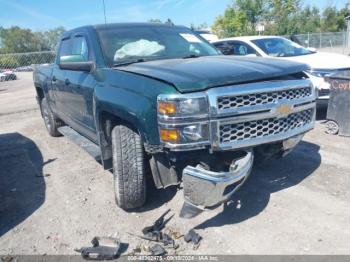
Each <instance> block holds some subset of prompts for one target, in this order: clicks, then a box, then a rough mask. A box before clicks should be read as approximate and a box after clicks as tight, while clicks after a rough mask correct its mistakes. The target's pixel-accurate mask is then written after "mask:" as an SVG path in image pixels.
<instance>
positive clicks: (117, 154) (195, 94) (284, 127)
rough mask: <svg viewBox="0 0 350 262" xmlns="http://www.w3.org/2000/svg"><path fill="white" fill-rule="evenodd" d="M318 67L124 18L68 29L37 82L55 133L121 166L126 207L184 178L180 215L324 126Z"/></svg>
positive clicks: (225, 195)
mask: <svg viewBox="0 0 350 262" xmlns="http://www.w3.org/2000/svg"><path fill="white" fill-rule="evenodd" d="M307 69H308V68H307V66H306V65H303V64H299V63H294V62H289V61H282V60H274V59H267V58H257V57H230V56H224V55H221V53H220V52H219V51H217V50H216V49H215V48H214V47H213V46H211V45H210V44H209V43H208V42H207V41H206V40H204V39H203V38H202V37H201V36H200V35H197V34H195V33H194V32H192V31H191V30H190V29H188V28H186V27H182V26H173V25H166V24H156V23H153V24H152V23H121V24H106V25H96V26H84V27H80V28H77V29H74V30H71V31H68V32H65V33H64V34H63V35H62V37H61V40H60V43H59V47H58V51H57V57H56V61H55V63H54V64H51V65H41V66H37V67H36V68H35V70H34V84H35V88H36V91H37V100H38V103H39V105H40V108H41V113H42V116H43V119H44V123H45V125H46V128H47V130H48V132H49V133H50V135H52V136H59V135H61V134H64V135H66V136H68V137H70V138H72V139H74V140H76V141H80V145H81V146H82V147H84V148H85V149H86V150H87V151H88V152H90V153H91V154H92V155H94V157H95V158H96V159H97V160H98V161H100V162H101V163H102V164H103V166H104V168H105V169H109V170H113V174H114V189H115V199H116V203H117V205H118V206H119V207H121V208H123V209H126V210H129V209H134V208H138V207H140V206H142V205H144V203H145V201H146V191H147V190H146V179H147V177H148V176H152V178H153V181H154V184H155V185H156V187H157V188H166V187H168V186H173V185H179V184H180V183H181V181H182V185H183V192H184V205H183V208H182V210H181V214H180V215H181V216H183V217H192V216H195V215H196V214H198V213H200V212H201V211H202V210H204V209H206V208H212V207H215V206H218V205H219V204H220V203H223V202H225V201H227V200H229V198H230V197H231V196H232V194H233V193H234V192H235V191H236V190H237V189H238V188H239V187H240V186H241V185H242V184H243V183H244V182H245V181H246V179H247V177H248V175H249V173H250V171H251V168H252V165H253V159H254V154H259V155H262V156H263V157H265V158H269V157H281V156H284V155H285V154H286V153H288V152H290V151H291V150H292V149H293V147H294V146H295V145H296V144H297V143H298V142H299V141H300V140H301V138H302V136H303V135H304V134H305V132H307V131H309V130H310V129H312V128H313V127H314V122H315V99H316V92H315V89H314V88H313V86H312V84H311V82H310V81H309V79H308V77H307V76H306V74H305V73H304V71H305V70H307ZM67 168H69V167H67ZM147 170H150V171H147Z"/></svg>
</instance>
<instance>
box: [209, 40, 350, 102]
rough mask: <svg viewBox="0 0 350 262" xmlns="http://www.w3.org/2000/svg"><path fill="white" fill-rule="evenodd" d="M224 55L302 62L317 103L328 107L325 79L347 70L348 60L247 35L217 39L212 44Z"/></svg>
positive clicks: (288, 41) (328, 85) (349, 65)
mask: <svg viewBox="0 0 350 262" xmlns="http://www.w3.org/2000/svg"><path fill="white" fill-rule="evenodd" d="M212 44H213V45H215V46H216V47H217V48H218V49H219V50H220V51H221V52H222V53H223V54H225V55H250V56H252V55H253V56H255V55H256V56H262V57H274V58H281V59H287V60H290V61H296V62H300V63H305V64H307V65H309V66H310V70H309V71H307V74H308V76H309V77H310V80H311V81H312V83H313V84H314V86H315V87H316V88H317V89H318V92H319V97H318V104H321V105H322V104H325V105H327V104H328V99H329V88H330V84H329V83H328V82H327V81H325V77H326V76H328V75H330V74H332V73H335V72H338V71H341V70H349V69H350V58H349V57H347V56H345V55H339V54H332V53H323V52H317V51H316V49H314V48H310V49H307V48H304V47H302V46H300V45H299V44H297V43H295V42H292V41H290V40H288V39H286V38H283V37H278V36H247V37H233V38H226V39H220V40H218V41H214V42H212Z"/></svg>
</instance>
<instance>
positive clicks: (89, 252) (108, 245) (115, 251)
mask: <svg viewBox="0 0 350 262" xmlns="http://www.w3.org/2000/svg"><path fill="white" fill-rule="evenodd" d="M91 244H92V245H93V246H92V247H82V248H80V249H75V251H76V252H79V253H81V256H82V257H83V258H85V259H90V260H111V259H115V258H117V257H118V256H119V249H120V242H119V241H118V240H117V239H116V238H112V237H94V238H93V239H92V241H91Z"/></svg>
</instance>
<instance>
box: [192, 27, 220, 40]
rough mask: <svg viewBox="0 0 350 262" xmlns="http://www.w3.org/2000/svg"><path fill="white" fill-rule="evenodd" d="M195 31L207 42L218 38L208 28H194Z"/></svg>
mask: <svg viewBox="0 0 350 262" xmlns="http://www.w3.org/2000/svg"><path fill="white" fill-rule="evenodd" d="M194 32H195V33H197V34H199V35H200V36H201V37H203V38H204V39H205V40H207V41H209V42H213V41H217V40H218V39H219V38H218V36H217V35H215V34H213V33H212V32H210V30H204V29H203V30H195V31H194Z"/></svg>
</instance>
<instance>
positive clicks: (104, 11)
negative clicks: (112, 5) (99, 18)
mask: <svg viewBox="0 0 350 262" xmlns="http://www.w3.org/2000/svg"><path fill="white" fill-rule="evenodd" d="M102 3H103V15H104V17H105V24H107V18H106V5H105V0H102Z"/></svg>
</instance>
